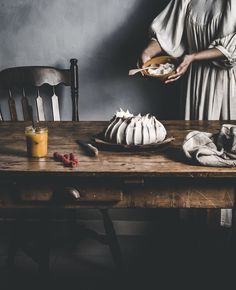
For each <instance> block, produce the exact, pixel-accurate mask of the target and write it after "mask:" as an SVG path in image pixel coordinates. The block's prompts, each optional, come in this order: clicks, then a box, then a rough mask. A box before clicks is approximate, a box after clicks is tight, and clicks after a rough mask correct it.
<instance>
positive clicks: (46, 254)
mask: <svg viewBox="0 0 236 290" xmlns="http://www.w3.org/2000/svg"><path fill="white" fill-rule="evenodd" d="M49 226H50V218H49V215H48V212H43V217H42V218H41V219H40V226H39V227H40V235H41V236H40V239H39V243H40V244H39V247H38V249H39V253H40V258H39V261H38V262H39V273H40V275H41V276H42V278H43V279H47V278H48V277H49V268H50V229H49Z"/></svg>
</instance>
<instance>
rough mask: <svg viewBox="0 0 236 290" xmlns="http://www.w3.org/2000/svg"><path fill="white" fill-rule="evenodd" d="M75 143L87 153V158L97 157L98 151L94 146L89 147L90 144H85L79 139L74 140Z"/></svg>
mask: <svg viewBox="0 0 236 290" xmlns="http://www.w3.org/2000/svg"><path fill="white" fill-rule="evenodd" d="M76 142H77V143H78V144H79V145H80V146H81V147H82V148H83V149H84V150H85V151H86V152H87V154H88V155H89V156H92V157H97V156H98V149H97V148H96V147H95V146H93V145H91V144H90V143H86V142H84V141H82V140H80V139H78V140H76Z"/></svg>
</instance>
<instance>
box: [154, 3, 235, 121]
mask: <svg viewBox="0 0 236 290" xmlns="http://www.w3.org/2000/svg"><path fill="white" fill-rule="evenodd" d="M150 30H151V36H152V37H153V38H156V39H158V41H159V43H160V45H161V47H162V48H163V50H164V51H165V52H166V53H167V54H169V55H172V56H174V57H181V56H183V55H185V54H190V53H193V52H198V51H202V50H205V49H208V48H213V47H215V48H217V49H219V50H220V51H221V52H222V53H223V54H224V55H225V57H226V59H224V60H217V61H202V62H194V63H193V64H192V65H191V66H190V67H189V70H188V72H187V73H186V75H185V77H184V80H183V82H184V83H183V101H184V102H183V107H184V110H185V113H184V115H185V119H186V120H194V119H195V120H219V119H223V120H233V119H236V0H172V1H170V3H169V5H168V6H167V7H166V8H165V9H164V10H163V11H162V12H161V13H160V14H159V15H158V16H157V17H156V18H155V19H154V21H153V23H152V25H151V28H150ZM182 109H183V108H182Z"/></svg>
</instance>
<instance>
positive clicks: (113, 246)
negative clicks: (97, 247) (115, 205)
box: [101, 209, 123, 269]
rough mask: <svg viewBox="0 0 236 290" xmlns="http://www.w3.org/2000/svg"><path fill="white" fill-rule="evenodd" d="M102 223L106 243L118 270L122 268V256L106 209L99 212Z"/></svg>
mask: <svg viewBox="0 0 236 290" xmlns="http://www.w3.org/2000/svg"><path fill="white" fill-rule="evenodd" d="M101 213H102V216H103V222H104V228H105V232H106V235H107V242H108V245H109V248H110V251H111V254H112V257H113V261H114V263H115V265H116V267H117V268H118V269H121V268H122V266H123V265H122V264H123V263H122V256H121V250H120V246H119V242H118V239H117V236H116V232H115V229H114V226H113V223H112V220H111V218H110V216H109V213H108V209H102V210H101Z"/></svg>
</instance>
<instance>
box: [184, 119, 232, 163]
mask: <svg viewBox="0 0 236 290" xmlns="http://www.w3.org/2000/svg"><path fill="white" fill-rule="evenodd" d="M183 151H184V154H185V156H186V157H187V159H188V160H190V161H192V162H195V163H199V164H200V165H204V166H217V167H234V166H236V125H231V124H224V125H222V127H221V129H220V132H219V133H218V134H212V133H207V132H201V131H192V132H190V133H189V134H188V135H187V136H186V137H185V140H184V143H183Z"/></svg>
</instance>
